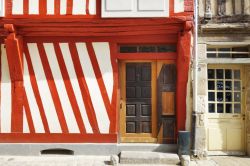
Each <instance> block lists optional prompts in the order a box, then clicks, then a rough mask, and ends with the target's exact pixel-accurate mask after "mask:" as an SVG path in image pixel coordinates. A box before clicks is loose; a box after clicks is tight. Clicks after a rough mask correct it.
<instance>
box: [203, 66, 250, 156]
mask: <svg viewBox="0 0 250 166" xmlns="http://www.w3.org/2000/svg"><path fill="white" fill-rule="evenodd" d="M219 68H222V69H240V71H241V86H242V87H241V88H242V90H241V108H242V109H241V114H240V116H239V119H241V118H244V120H242V125H243V126H242V128H243V129H242V134H243V136H242V150H241V151H227V150H226V151H224V150H223V151H221V150H219V151H214V150H210V151H209V150H208V146H209V141H208V140H207V141H206V142H207V143H206V148H207V150H208V152H209V154H216V155H221V154H222V155H223V154H225V153H228V154H231V155H245V153H246V145H247V133H246V123H247V120H246V91H245V86H246V79H247V78H246V77H247V75H246V72H245V70H246V66H245V65H243V64H208V65H207V69H219ZM235 115H237V114H225V113H224V114H223V115H220V114H217V113H216V115H212V114H209V112H208V111H207V112H206V117H207V119H220V118H222V119H223V118H226V119H228V118H230V117H234V116H235ZM207 125H208V126H207V129H208V128H209V124H207ZM206 138H207V139H208V131H206Z"/></svg>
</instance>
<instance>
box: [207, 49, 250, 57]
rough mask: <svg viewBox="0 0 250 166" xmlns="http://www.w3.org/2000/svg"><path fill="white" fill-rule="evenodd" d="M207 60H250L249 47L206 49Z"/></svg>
mask: <svg viewBox="0 0 250 166" xmlns="http://www.w3.org/2000/svg"><path fill="white" fill-rule="evenodd" d="M207 58H250V47H249V46H234V47H226V46H224V47H215V46H208V47H207Z"/></svg>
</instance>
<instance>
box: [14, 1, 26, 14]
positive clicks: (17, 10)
mask: <svg viewBox="0 0 250 166" xmlns="http://www.w3.org/2000/svg"><path fill="white" fill-rule="evenodd" d="M12 4H13V5H12V14H17V15H18V14H23V0H13V1H12Z"/></svg>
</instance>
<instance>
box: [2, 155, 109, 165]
mask: <svg viewBox="0 0 250 166" xmlns="http://www.w3.org/2000/svg"><path fill="white" fill-rule="evenodd" d="M109 161H110V156H64V155H60V156H55V155H53V156H52V155H46V156H29V157H27V156H25V157H24V156H1V157H0V166H106V165H110V163H109Z"/></svg>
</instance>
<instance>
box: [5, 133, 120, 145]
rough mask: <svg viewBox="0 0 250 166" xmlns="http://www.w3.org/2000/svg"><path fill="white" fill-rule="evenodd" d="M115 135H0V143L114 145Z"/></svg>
mask: <svg viewBox="0 0 250 166" xmlns="http://www.w3.org/2000/svg"><path fill="white" fill-rule="evenodd" d="M116 142H117V134H23V133H11V134H0V143H116Z"/></svg>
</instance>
